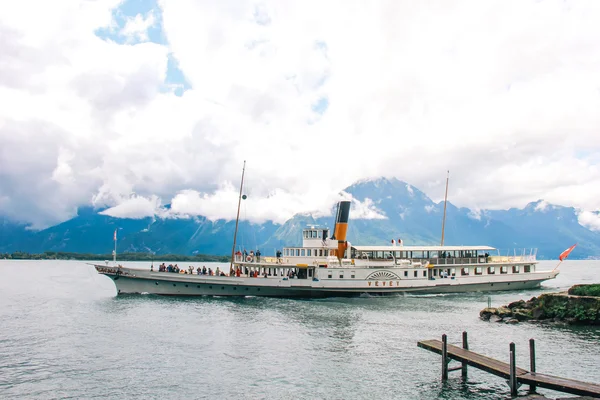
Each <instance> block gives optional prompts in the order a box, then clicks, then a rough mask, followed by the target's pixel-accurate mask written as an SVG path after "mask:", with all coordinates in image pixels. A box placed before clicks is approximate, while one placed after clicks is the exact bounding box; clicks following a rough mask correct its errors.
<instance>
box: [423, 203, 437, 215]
mask: <svg viewBox="0 0 600 400" xmlns="http://www.w3.org/2000/svg"><path fill="white" fill-rule="evenodd" d="M425 211H426V212H427V213H428V214H430V213H432V212H437V206H436V205H435V204H430V205H428V206H425Z"/></svg>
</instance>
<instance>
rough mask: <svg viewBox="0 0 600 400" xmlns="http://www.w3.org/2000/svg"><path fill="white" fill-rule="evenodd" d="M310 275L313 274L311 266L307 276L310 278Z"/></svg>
mask: <svg viewBox="0 0 600 400" xmlns="http://www.w3.org/2000/svg"><path fill="white" fill-rule="evenodd" d="M312 276H313V270H312V268H311V269H309V270H308V277H309V278H312Z"/></svg>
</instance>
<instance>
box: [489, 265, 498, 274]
mask: <svg viewBox="0 0 600 400" xmlns="http://www.w3.org/2000/svg"><path fill="white" fill-rule="evenodd" d="M495 273H496V268H495V267H488V274H490V275H494V274H495Z"/></svg>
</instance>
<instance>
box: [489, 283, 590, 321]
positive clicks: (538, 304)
mask: <svg viewBox="0 0 600 400" xmlns="http://www.w3.org/2000/svg"><path fill="white" fill-rule="evenodd" d="M581 294H584V295H581ZM479 317H480V318H481V319H482V320H484V321H492V322H504V323H509V324H516V323H519V322H522V321H549V322H563V323H568V324H578V325H598V326H600V284H598V285H576V286H573V287H572V288H571V289H569V291H568V292H563V293H546V294H542V295H540V296H539V297H533V298H531V299H530V300H528V301H524V300H519V301H514V302H512V303H510V304H509V305H507V306H502V307H498V308H484V309H483V310H481V311H480V312H479Z"/></svg>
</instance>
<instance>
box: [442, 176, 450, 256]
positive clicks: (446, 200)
mask: <svg viewBox="0 0 600 400" xmlns="http://www.w3.org/2000/svg"><path fill="white" fill-rule="evenodd" d="M449 180H450V171H448V174H447V175H446V195H445V196H444V217H443V218H442V243H441V244H440V246H443V245H444V228H445V227H446V203H447V202H448V181H449Z"/></svg>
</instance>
